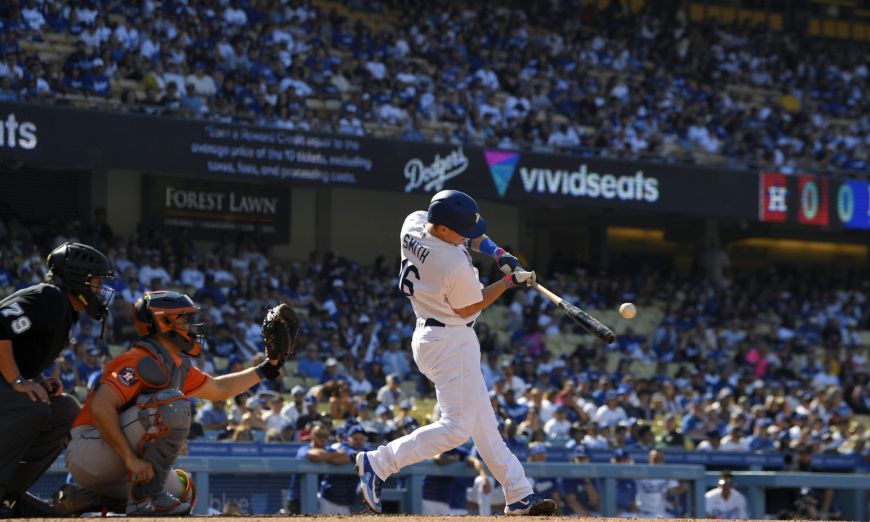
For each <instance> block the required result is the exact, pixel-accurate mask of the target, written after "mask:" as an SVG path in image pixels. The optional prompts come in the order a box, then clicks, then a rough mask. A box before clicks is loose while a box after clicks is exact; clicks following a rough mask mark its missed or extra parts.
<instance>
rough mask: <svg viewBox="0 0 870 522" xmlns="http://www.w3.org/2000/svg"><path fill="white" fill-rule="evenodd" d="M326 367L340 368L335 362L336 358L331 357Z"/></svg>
mask: <svg viewBox="0 0 870 522" xmlns="http://www.w3.org/2000/svg"><path fill="white" fill-rule="evenodd" d="M326 366H327V367H329V366H338V361H336V360H335V357H330V358H329V359H327V360H326Z"/></svg>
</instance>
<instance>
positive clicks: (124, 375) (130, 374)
mask: <svg viewBox="0 0 870 522" xmlns="http://www.w3.org/2000/svg"><path fill="white" fill-rule="evenodd" d="M118 382H120V383H121V384H123V385H124V386H133V385H134V384H136V383H137V382H139V378H138V377H136V370H134V369H133V367H132V366H127V367H126V368H124V369H123V370H121V371H120V372H118Z"/></svg>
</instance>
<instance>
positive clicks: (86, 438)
mask: <svg viewBox="0 0 870 522" xmlns="http://www.w3.org/2000/svg"><path fill="white" fill-rule="evenodd" d="M150 413H151V421H152V424H153V420H154V409H153V408H151V409H150ZM118 420H119V421H120V422H121V431H123V432H124V435H125V436H126V437H127V441H129V442H130V446H131V447H132V448H133V452H134V453H135V454H136V455H138V454H139V444H141V443H142V439H143V438H144V437H145V427H144V426H143V425H142V423H141V422H139V407H138V406H132V407H130V408H127V409H126V410H124V411H122V412H121V413H120V415H118ZM66 469H68V470H69V472H70V473H71V474H72V477H73V479H75V481H76V482H77V483H78V484H79V485H80V486H81V487H83V488H85V489H87V490H88V491H93V492H94V493H99V494H100V495H105V496H107V497H110V498H115V499H120V500H123V501H125V502H126V501H127V496H128V495H129V494H130V486H131V483H130V481H129V480H128V478H129V477H128V473H127V466H126V465H124V459H122V458H121V457H120V456H119V455H118V454H117V453H115V450H113V449H112V447H111V446H109V443H108V442H106V441H104V440H103V437H102V436H100V432H99V431H97V428H96V427H95V426H78V427H76V428H75V429H74V430H73V431H72V441H70V443H69V447H67V450H66ZM154 471H155V472H156V471H157V470H156V469H155V470H154ZM163 491H165V492H167V493H170V494H172V495H174V496H176V497H178V498H181V496H182V495H184V491H185V487H184V484H182V482H181V479H180V478H178V475H177V474H176V473H174V472H173V471H170V472H169V476H168V477H167V479H166V485H165V487H164V488H163Z"/></svg>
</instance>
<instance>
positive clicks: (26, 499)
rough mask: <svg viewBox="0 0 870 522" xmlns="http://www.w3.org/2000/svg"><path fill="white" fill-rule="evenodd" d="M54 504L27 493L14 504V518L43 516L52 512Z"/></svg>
mask: <svg viewBox="0 0 870 522" xmlns="http://www.w3.org/2000/svg"><path fill="white" fill-rule="evenodd" d="M51 509H52V506H51V504H49V503H48V502H46V501H44V500H42V499H40V498H38V497H35V496H33V495H31V494H30V493H25V494H23V495H21V497H20V498H19V499H18V500H16V501H15V504H13V505H12V517H13V518H41V517H45V516H48V515H49V514H50V513H51Z"/></svg>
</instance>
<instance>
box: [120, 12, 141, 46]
mask: <svg viewBox="0 0 870 522" xmlns="http://www.w3.org/2000/svg"><path fill="white" fill-rule="evenodd" d="M115 34H116V35H118V41H119V42H120V43H121V46H122V47H123V48H124V49H127V50H132V49H135V48H136V47H138V46H139V30H138V29H136V26H135V25H133V20H131V19H130V18H127V19H126V20H124V24H123V25H119V26H118V28H117V29H115Z"/></svg>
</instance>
